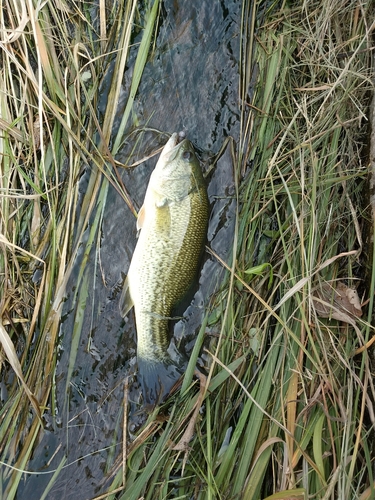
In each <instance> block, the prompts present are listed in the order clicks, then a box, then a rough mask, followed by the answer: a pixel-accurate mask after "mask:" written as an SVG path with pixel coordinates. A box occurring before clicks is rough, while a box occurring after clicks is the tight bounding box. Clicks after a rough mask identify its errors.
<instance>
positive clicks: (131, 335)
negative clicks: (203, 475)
mask: <svg viewBox="0 0 375 500" xmlns="http://www.w3.org/2000/svg"><path fill="white" fill-rule="evenodd" d="M240 18H241V2H240V1H228V0H226V1H218V0H216V1H212V0H202V1H200V2H182V1H181V2H178V1H174V0H173V1H172V0H165V1H164V2H163V7H162V18H161V24H160V29H159V32H158V36H157V39H156V45H155V51H154V53H153V55H152V58H151V59H150V61H149V62H148V63H147V65H146V68H145V71H144V74H143V77H142V82H141V87H140V91H139V93H138V95H137V97H136V100H135V113H136V116H137V120H138V128H142V127H147V128H148V129H149V130H150V131H148V132H146V133H138V134H135V133H134V129H129V130H127V131H126V132H125V135H124V144H123V147H122V150H121V151H120V153H119V155H118V158H117V159H118V160H119V161H120V162H124V163H125V162H127V160H128V157H129V152H130V151H131V149H132V148H133V146H134V144H135V141H137V142H136V144H137V148H136V152H135V157H136V156H137V155H138V154H139V155H141V153H142V152H144V151H149V150H151V149H152V148H154V147H156V146H157V145H161V144H163V143H165V142H166V140H167V136H166V135H163V134H161V133H159V132H154V131H152V130H151V129H153V130H157V131H160V132H165V133H167V134H170V133H172V132H175V131H180V130H184V131H185V132H186V134H187V137H188V138H189V139H190V140H191V141H192V142H193V143H194V145H195V147H196V149H197V152H198V154H199V156H200V158H201V160H202V165H203V168H204V169H207V168H208V166H209V164H210V162H211V161H212V160H211V159H212V158H213V157H214V156H215V154H216V153H217V152H218V151H219V150H220V149H221V147H222V145H223V143H224V141H225V139H226V138H227V137H228V136H233V137H234V138H237V137H238V135H239V116H238V99H239V97H238V82H239V67H238V58H239V49H240ZM130 78H131V67H130V68H129V70H128V73H127V74H126V75H125V78H124V88H123V94H122V95H123V96H124V97H125V96H126V95H127V92H128V89H129V84H130ZM105 95H106V89H105V88H103V89H102V104H101V105H102V106H104V103H105ZM123 104H124V103H123V101H122V99H120V102H119V118H118V121H117V122H116V124H115V128H116V127H118V124H119V121H120V118H121V110H122V107H123ZM100 111H101V109H99V112H100ZM155 162H156V158H153V159H150V160H149V161H147V162H145V163H143V164H142V165H140V166H139V167H136V168H134V169H132V170H124V171H123V173H122V178H123V182H124V184H125V186H126V187H127V189H128V191H129V192H130V193H131V194H132V198H133V202H134V204H135V206H136V207H137V208H139V207H140V206H141V204H142V202H143V198H144V194H145V191H146V187H147V182H148V178H149V176H150V173H151V171H152V169H153V167H154V165H155ZM87 175H88V174H87ZM80 182H81V189H82V190H84V189H85V182H87V178H86V177H85V176H83V178H82V179H81V181H80ZM208 193H209V197H210V203H211V219H210V225H209V231H208V246H209V247H210V248H211V249H212V250H214V251H215V252H216V253H217V254H218V255H219V256H220V257H221V258H222V259H223V260H224V261H225V262H228V263H230V258H231V245H232V238H233V231H234V221H235V208H236V201H235V190H234V177H233V162H232V158H231V155H230V150H229V148H227V149H226V150H225V151H224V153H223V154H222V156H221V157H220V159H219V161H218V163H217V165H216V168H215V169H214V171H213V172H212V173H211V174H210V175H209V177H208ZM98 241H99V243H100V260H98V259H97V258H95V257H94V253H93V254H92V255H91V256H90V261H89V267H90V272H89V273H88V278H87V279H88V301H87V304H86V305H85V306H82V305H80V304H76V305H74V306H73V305H72V297H73V295H74V291H75V281H74V275H73V276H72V279H71V283H70V286H69V295H68V296H67V300H66V307H65V313H64V321H63V323H62V325H61V346H60V353H59V365H58V371H57V377H56V388H57V393H56V400H55V403H56V418H55V419H54V418H52V416H50V417H48V416H47V419H48V420H49V422H48V425H47V430H46V432H45V434H44V436H43V438H42V440H41V442H40V443H39V444H38V446H37V448H36V451H35V453H34V456H33V460H32V462H31V463H30V465H29V469H31V470H35V471H40V472H42V473H41V474H36V475H32V476H27V477H26V478H25V481H24V482H23V483H22V484H21V487H20V491H19V498H29V499H31V500H33V499H39V498H40V497H41V494H42V492H43V491H44V489H45V488H46V485H47V484H48V482H49V481H50V479H51V474H43V472H47V471H51V470H54V469H55V468H56V467H57V466H58V465H59V464H60V463H61V461H62V460H63V458H64V457H66V463H65V466H64V468H63V469H62V471H61V472H60V474H59V476H58V479H57V481H56V482H55V484H54V486H53V487H52V489H51V491H50V493H49V494H48V497H47V498H50V499H55V498H64V499H66V500H68V499H75V500H76V499H77V498H80V499H84V498H92V497H94V496H95V495H99V494H100V493H103V491H105V490H103V477H104V476H105V471H106V465H105V464H106V463H107V461H109V457H110V456H111V455H114V456H116V455H117V454H118V453H119V452H120V450H121V442H122V433H121V425H122V418H123V413H122V411H123V406H122V401H123V384H124V380H125V378H126V377H127V376H128V375H131V374H133V373H135V375H134V376H133V377H132V378H131V379H130V381H131V385H130V399H131V401H132V408H133V409H135V408H137V403H138V401H139V400H140V399H139V396H140V395H139V388H138V384H137V379H136V359H135V353H136V333H135V325H134V316H133V314H130V315H129V318H128V319H127V320H123V319H122V318H121V317H120V314H119V310H118V300H119V295H120V293H119V290H120V284H121V281H122V279H123V275H124V274H126V272H127V269H128V266H129V262H130V259H131V255H132V252H133V250H134V247H135V243H136V226H135V219H134V216H133V215H132V214H131V212H130V211H129V209H128V207H127V206H126V204H125V203H124V201H123V200H122V198H121V197H120V196H119V195H118V194H117V192H116V191H115V190H114V189H112V188H110V189H109V191H108V196H107V200H106V207H105V215H104V219H103V221H102V225H101V234H100V235H99V236H98ZM80 259H82V256H79V258H78V260H77V271H78V269H79V265H80V262H81V260H80ZM222 273H223V271H222V266H221V265H219V264H218V263H217V261H216V260H215V259H214V258H213V257H211V256H210V255H209V254H208V253H206V255H205V258H204V262H203V264H202V271H201V275H200V279H199V286H198V288H197V290H196V293H195V297H194V300H193V302H192V303H191V304H190V305H189V307H188V309H187V311H186V312H185V314H184V320H183V321H180V322H179V323H177V324H176V325H175V330H174V337H175V341H176V343H179V344H180V348H181V349H183V350H185V352H186V353H187V355H188V354H189V352H190V350H191V348H192V345H193V339H194V336H195V335H196V332H197V330H198V329H199V326H200V324H201V321H202V317H203V315H204V308H205V306H207V304H208V303H209V301H210V298H211V297H212V295H213V293H214V292H215V290H217V288H218V283H220V280H221V279H222ZM87 305H89V307H88V306H87ZM81 319H83V324H84V329H83V334H82V335H81V337H80V338H74V337H73V335H72V332H73V331H74V324H75V323H77V322H79V321H80V320H81ZM72 345H73V346H75V345H77V346H78V348H77V349H75V348H73V349H72V350H73V351H77V356H76V358H75V359H72V357H71V346H72ZM69 370H71V372H72V378H71V383H70V384H69V387H68V398H67V399H65V398H64V394H65V388H66V379H67V374H68V371H69ZM134 418H135V417H134ZM132 423H133V425H134V426H135V425H136V424H137V422H135V421H134V422H131V424H132ZM78 492H79V493H78ZM77 495H78V496H77Z"/></svg>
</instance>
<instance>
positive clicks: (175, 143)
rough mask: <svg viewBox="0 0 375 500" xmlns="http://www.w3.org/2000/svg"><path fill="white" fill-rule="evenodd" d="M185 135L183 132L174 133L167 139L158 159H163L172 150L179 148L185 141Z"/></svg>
mask: <svg viewBox="0 0 375 500" xmlns="http://www.w3.org/2000/svg"><path fill="white" fill-rule="evenodd" d="M186 140H187V139H186V134H185V132H184V131H181V132H174V133H173V134H172V135H171V137H170V138H169V140H168V142H167V143H166V145H165V146H164V148H163V151H162V152H161V155H160V157H163V156H165V155H167V154H169V153H170V152H171V151H172V150H174V149H175V148H177V147H179V146H180V145H181V144H183V143H184V142H185V141H186Z"/></svg>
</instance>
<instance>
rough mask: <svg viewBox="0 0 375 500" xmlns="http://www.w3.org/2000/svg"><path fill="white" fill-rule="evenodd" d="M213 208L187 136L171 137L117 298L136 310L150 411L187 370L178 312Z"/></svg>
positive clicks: (195, 268)
mask: <svg viewBox="0 0 375 500" xmlns="http://www.w3.org/2000/svg"><path fill="white" fill-rule="evenodd" d="M208 218H209V200H208V195H207V187H206V183H205V179H204V176H203V172H202V169H201V166H200V164H199V161H198V158H197V156H196V154H195V151H194V147H193V145H192V143H191V142H190V141H189V140H188V139H187V138H186V136H185V133H184V132H180V133H173V134H172V135H171V137H170V139H169V140H168V142H167V143H166V144H165V146H164V148H163V150H162V152H161V154H160V157H159V160H158V162H157V164H156V166H155V168H154V170H153V172H152V174H151V177H150V180H149V184H148V186H147V190H146V194H145V199H144V203H143V205H142V207H141V209H140V210H139V213H138V218H137V230H138V231H139V233H138V234H139V236H138V240H137V244H136V247H135V250H134V253H133V256H132V259H131V262H130V266H129V270H128V274H127V277H126V279H125V281H124V286H123V290H122V294H121V298H120V312H121V315H122V316H123V317H125V316H127V314H128V313H129V311H130V310H131V309H132V307H134V312H135V322H136V330H137V364H138V379H139V381H140V385H141V390H142V395H143V402H144V404H145V406H146V407H153V406H155V405H156V404H159V403H161V402H162V401H163V400H164V399H165V398H166V396H167V395H168V394H169V393H170V391H171V389H172V388H173V386H174V385H175V383H176V382H177V380H178V379H179V378H180V377H181V375H182V374H183V373H184V371H185V369H186V359H185V358H184V357H183V356H182V354H181V353H179V352H178V350H177V348H176V347H175V346H174V344H173V342H170V340H171V339H170V334H169V330H170V328H169V326H170V320H171V319H174V318H172V315H173V312H174V310H175V308H176V306H178V304H179V303H180V302H181V300H183V299H184V298H185V297H186V294H187V293H188V292H189V290H191V287H192V284H193V283H194V280H195V278H196V276H197V273H198V270H199V264H200V260H201V257H202V254H203V251H204V245H205V241H206V238H207V227H208Z"/></svg>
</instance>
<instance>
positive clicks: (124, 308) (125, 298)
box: [119, 277, 134, 318]
mask: <svg viewBox="0 0 375 500" xmlns="http://www.w3.org/2000/svg"><path fill="white" fill-rule="evenodd" d="M133 305H134V304H133V301H132V298H131V296H130V290H129V280H128V277H126V278H125V281H124V286H123V289H122V292H121V297H120V302H119V308H120V314H121V316H122V317H123V318H125V316H126V315H127V314H128V312H129V311H130V309H131V308H132V307H133Z"/></svg>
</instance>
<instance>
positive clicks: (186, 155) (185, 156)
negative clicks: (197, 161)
mask: <svg viewBox="0 0 375 500" xmlns="http://www.w3.org/2000/svg"><path fill="white" fill-rule="evenodd" d="M192 156H193V153H192V152H191V151H184V152H183V153H182V158H183V159H184V160H186V161H189V160H191V158H192Z"/></svg>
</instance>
